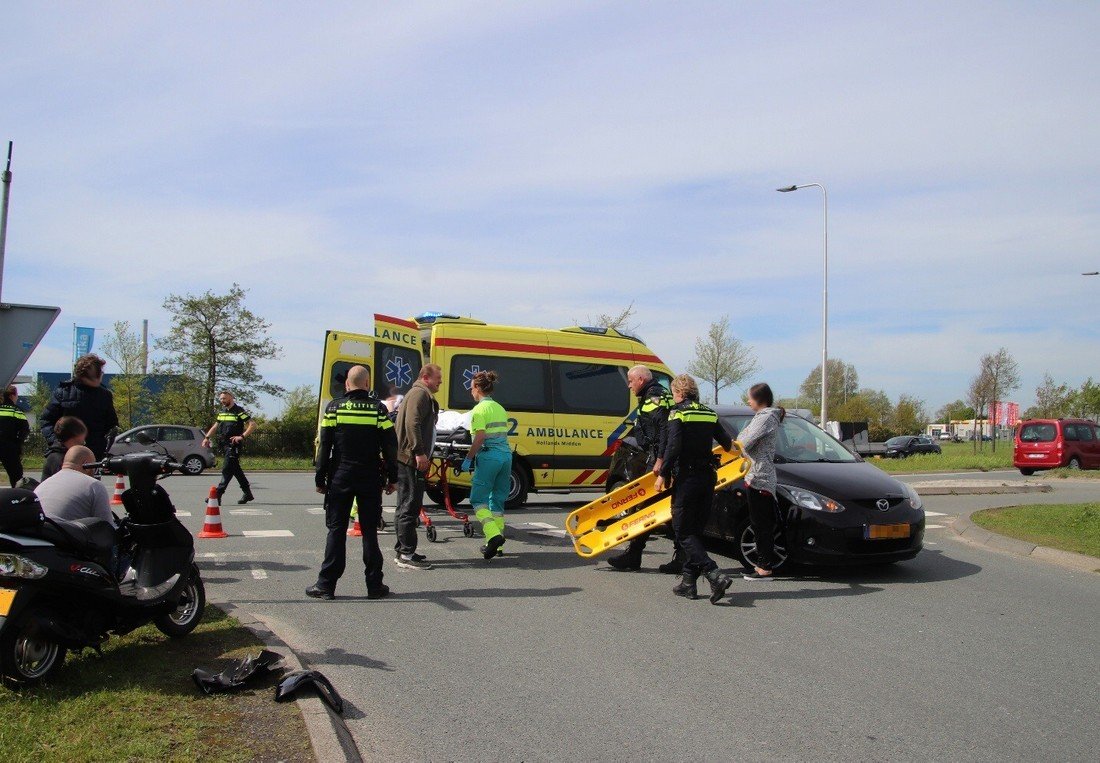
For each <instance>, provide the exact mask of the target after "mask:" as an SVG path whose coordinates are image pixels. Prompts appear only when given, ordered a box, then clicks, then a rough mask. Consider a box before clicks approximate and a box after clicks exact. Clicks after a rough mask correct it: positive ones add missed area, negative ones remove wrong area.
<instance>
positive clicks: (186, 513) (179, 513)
mask: <svg viewBox="0 0 1100 763" xmlns="http://www.w3.org/2000/svg"><path fill="white" fill-rule="evenodd" d="M176 516H177V517H189V516H191V512H190V511H177V512H176Z"/></svg>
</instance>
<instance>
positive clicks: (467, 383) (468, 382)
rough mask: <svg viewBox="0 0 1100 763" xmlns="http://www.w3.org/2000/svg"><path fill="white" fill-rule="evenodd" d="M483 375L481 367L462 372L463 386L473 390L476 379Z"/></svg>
mask: <svg viewBox="0 0 1100 763" xmlns="http://www.w3.org/2000/svg"><path fill="white" fill-rule="evenodd" d="M479 373H481V366H478V365H473V366H470V367H469V368H467V369H466V370H465V371H463V372H462V386H463V387H465V388H466V389H471V388H472V387H473V386H474V377H475V376H477V375H478V374H479Z"/></svg>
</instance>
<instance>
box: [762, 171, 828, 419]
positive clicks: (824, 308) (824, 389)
mask: <svg viewBox="0 0 1100 763" xmlns="http://www.w3.org/2000/svg"><path fill="white" fill-rule="evenodd" d="M800 188H820V189H821V195H822V198H823V199H824V201H825V227H824V242H825V250H824V264H823V267H822V274H823V275H822V280H823V282H824V286H823V288H822V296H821V426H822V427H823V428H824V427H825V425H826V424H827V422H828V421H829V398H828V394H827V393H828V389H829V381H828V379H829V192H828V191H826V190H825V186H823V185H822V184H821V183H804V184H802V185H791V186H787V187H785V188H776V189H775V190H777V191H779V192H780V193H790V192H791V191H797V190H799V189H800Z"/></svg>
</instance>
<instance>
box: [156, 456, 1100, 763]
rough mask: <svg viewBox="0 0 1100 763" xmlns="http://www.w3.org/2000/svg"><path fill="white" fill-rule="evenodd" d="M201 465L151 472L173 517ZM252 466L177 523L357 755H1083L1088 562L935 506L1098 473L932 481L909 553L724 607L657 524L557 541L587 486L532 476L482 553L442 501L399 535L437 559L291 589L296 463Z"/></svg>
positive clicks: (304, 502) (313, 502)
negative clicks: (633, 542)
mask: <svg viewBox="0 0 1100 763" xmlns="http://www.w3.org/2000/svg"><path fill="white" fill-rule="evenodd" d="M907 479H912V480H913V481H917V480H919V479H921V478H919V477H913V478H907ZM210 482H211V479H210V476H209V475H204V476H203V477H198V478H178V479H173V480H171V481H169V482H167V483H166V487H168V489H169V490H170V492H171V493H172V495H173V498H174V500H175V503H176V505H177V508H178V509H179V510H180V511H190V512H191V516H190V517H184V518H183V521H184V522H185V523H186V524H188V526H189V527H190V528H191V529H192V530H194V531H195V532H197V531H198V530H199V529H200V527H201V525H202V510H203V504H204V497H205V492H206V490H207V489H208V488H209V484H210ZM254 486H255V492H256V495H257V498H258V500H257V501H256V502H255V503H252V504H249V505H248V506H247V507H245V512H240V510H239V509H238V507H237V506H236V505H235V504H234V503H233V501H234V500H235V499H236V497H237V496H238V495H239V494H238V493H236V492H235V488H231V489H230V492H229V495H228V496H227V500H228V501H229V503H228V504H227V506H226V507H225V508H224V509H223V522H224V524H225V527H226V529H227V531H228V532H229V533H231V534H232V537H230V538H228V539H225V540H213V541H198V554H199V562H200V566H201V567H202V569H203V577H204V580H205V581H206V585H207V590H208V593H209V595H210V597H211V598H212V599H214V600H221V601H232V602H234V603H237V604H239V605H241V606H242V607H244V608H245V609H247V610H249V611H251V612H254V613H257V614H259V615H261V616H262V617H264V618H266V619H268V620H269V621H271V622H272V623H273V624H274V625H275V627H276V629H277V630H278V631H279V632H280V634H281V635H282V636H283V637H284V638H286V639H287V640H288V641H289V642H290V643H291V644H292V645H293V646H294V647H295V648H296V649H297V650H298V651H299V652H300V653H301V656H302V658H303V660H304V661H306V662H308V663H310V664H311V665H312V666H313V667H316V668H317V669H320V670H322V671H324V672H325V674H326V675H328V676H329V677H330V678H331V679H332V681H333V683H334V684H335V685H336V686H337V688H338V689H339V690H340V691H341V693H342V694H343V696H344V697H345V698H346V700H348V703H349V708H350V709H349V711H348V712H347V714H346V715H347V718H348V722H349V726H350V728H351V729H352V731H353V733H354V735H355V737H356V740H357V742H358V744H359V746H360V749H361V750H362V752H363V754H364V757H365V758H366V759H368V760H405V761H407V760H417V761H419V760H432V761H450V760H459V761H475V760H476V761H487V760H500V761H515V760H525V761H535V760H575V759H590V760H600V761H602V760H615V761H621V760H686V759H693V760H714V761H729V760H735V759H740V760H746V761H757V760H760V761H763V760H776V759H780V760H790V759H796V758H797V759H808V758H813V759H818V760H841V759H844V760H915V759H921V760H966V761H970V760H973V761H989V760H1023V759H1041V760H1088V761H1093V760H1095V759H1096V750H1097V749H1100V725H1098V724H1097V722H1096V721H1097V718H1098V717H1100V628H1098V627H1097V626H1098V624H1100V622H1098V613H1100V575H1096V574H1092V573H1081V572H1074V571H1070V570H1066V569H1063V568H1060V567H1055V566H1051V565H1048V564H1045V563H1042V562H1038V561H1034V560H1029V559H1022V558H1018V557H1012V556H1006V555H999V554H996V553H990V552H986V551H983V550H980V549H975V548H972V547H969V546H966V545H963V544H961V543H959V542H956V541H955V540H953V539H952V537H951V532H950V530H949V529H948V528H947V527H946V525H947V524H948V522H949V521H950V520H951V519H952V518H953V517H954V516H958V515H959V514H960V513H969V511H971V510H973V508H974V507H976V506H977V505H978V504H979V503H981V504H984V505H1010V504H1013V503H1021V502H1033V501H1040V500H1042V501H1048V500H1049V501H1051V502H1060V501H1070V500H1074V501H1075V500H1084V499H1081V498H1079V497H1078V496H1079V494H1082V493H1085V492H1087V493H1089V494H1090V495H1091V496H1093V497H1095V495H1096V494H1097V491H1098V489H1100V483H1092V484H1084V485H1082V484H1081V483H1072V484H1070V483H1064V484H1062V485H1059V486H1058V488H1057V490H1056V492H1055V493H1052V494H1031V495H1025V496H1011V495H1007V496H988V497H985V498H978V497H975V498H971V497H966V498H957V497H950V496H945V497H932V498H929V499H927V500H926V506H925V508H926V509H927V510H928V511H929V517H928V524H929V526H930V529H929V531H928V533H927V536H926V540H927V541H928V543H927V547H926V550H925V551H924V552H923V553H922V554H921V555H920V556H918V557H917V558H916V559H914V560H912V561H910V562H905V563H902V564H899V565H895V566H892V567H884V568H871V569H855V570H845V571H829V570H815V569H803V570H799V571H798V572H797V574H795V575H794V576H792V577H788V578H785V579H781V580H777V581H774V582H770V583H751V582H748V581H742V580H740V579H738V580H737V582H736V583H735V584H734V586H733V588H732V589H731V594H732V596H731V597H730V598H729V599H728V601H727V602H726V605H725V606H712V605H711V604H710V603H709V602H708V601H706V600H705V599H702V600H699V601H694V602H692V601H686V600H684V599H680V598H677V597H675V596H673V595H672V593H671V590H670V589H671V587H672V585H673V582H674V579H673V578H672V577H670V576H666V575H661V574H659V573H657V572H656V571H655V567H656V565H657V564H658V563H660V562H662V561H665V560H666V559H667V558H668V555H669V553H670V551H671V544H670V543H669V542H668V541H666V540H663V539H662V540H659V541H657V542H655V543H653V544H651V546H650V548H651V549H652V553H647V555H646V559H645V563H646V567H647V569H646V571H644V572H641V573H621V572H615V571H612V570H610V568H608V567H607V565H606V563H604V562H599V563H592V562H589V561H586V560H583V559H581V558H580V557H578V556H576V554H574V553H573V551H572V548H571V546H570V545H569V544H568V542H567V541H566V540H565V539H564V537H563V533H561V532H560V531H558V530H556V529H554V528H558V527H560V526H561V522H562V520H563V519H564V516H565V514H566V513H567V512H568V511H569V510H571V509H572V508H575V507H576V506H579V505H581V504H582V503H583V502H584V501H585V500H586V499H585V498H584V497H583V496H554V495H551V496H539V497H536V498H535V503H534V505H533V506H531V507H529V508H528V509H526V510H522V511H516V512H512V513H510V514H509V515H508V522H509V527H510V529H509V541H508V543H507V546H506V551H507V556H505V557H503V558H500V559H496V560H494V561H493V562H491V563H486V562H485V561H484V560H482V559H481V558H480V557H479V556H478V554H477V546H478V545H479V544H480V540H479V539H468V538H464V537H463V536H462V535H461V533H460V532H457V530H458V529H459V528H458V526H457V525H456V524H454V523H453V522H452V521H451V520H450V519H449V518H446V519H447V521H443V520H442V519H441V520H440V521H439V526H440V528H441V541H443V542H440V543H435V544H429V543H428V542H427V541H426V540H425V539H423V535H422V536H421V538H422V540H421V549H420V550H421V551H422V552H424V553H426V554H428V555H429V557H430V558H431V560H432V561H433V562H434V563H435V564H436V567H435V569H433V570H430V571H426V572H420V571H409V570H401V569H398V568H396V566H395V565H393V563H392V561H390V560H389V559H388V560H387V563H386V582H387V583H388V584H389V585H390V586H391V588H392V589H393V590H394V595H393V596H392V597H391V598H389V599H386V600H382V601H368V600H366V599H365V598H364V595H365V593H366V591H365V588H364V584H363V578H362V572H361V567H360V566H359V565H358V564H355V565H349V573H348V574H347V575H346V576H345V578H344V580H343V581H342V582H341V584H340V586H339V588H338V589H337V595H338V597H339V598H337V600H336V601H333V602H321V601H314V600H311V599H307V598H306V597H305V596H304V595H303V593H302V591H303V589H304V588H305V587H306V586H308V585H310V584H311V583H312V582H314V580H315V576H316V570H317V567H318V565H319V563H320V560H321V549H322V548H323V542H324V541H323V538H324V520H323V516H321V515H320V514H319V509H320V506H321V502H320V496H318V495H317V494H316V493H314V492H312V488H311V479H310V476H309V475H306V474H270V475H263V474H260V475H256V476H255V478H254ZM387 503H388V504H389V505H392V498H391V499H389V500H388V501H387ZM387 517H389V518H392V514H387ZM542 525H546V526H549V527H544V526H542ZM257 531H260V532H261V534H260V535H259V536H257V535H254V534H252V535H249V536H245V535H244V534H243V533H256V532H257ZM264 533H266V534H267V536H268V537H264ZM349 543H354V544H356V546H353V547H350V548H349V550H350V551H351V554H349V556H351V558H353V559H354V558H356V557H357V552H358V541H357V540H356V539H349ZM392 543H393V536H392V534H386V535H383V537H382V545H383V548H384V549H390V548H392ZM716 558H718V559H719V562H720V563H721V564H723V565H724V566H725V567H726V568H727V569H732V568H734V567H735V566H736V565H735V564H734V562H733V561H732V559H731V558H730V557H729V556H725V557H718V556H717V555H716ZM704 588H705V585H704Z"/></svg>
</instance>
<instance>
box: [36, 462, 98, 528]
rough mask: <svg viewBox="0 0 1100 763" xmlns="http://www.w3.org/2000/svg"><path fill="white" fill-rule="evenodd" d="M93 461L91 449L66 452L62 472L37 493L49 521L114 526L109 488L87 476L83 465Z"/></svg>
mask: <svg viewBox="0 0 1100 763" xmlns="http://www.w3.org/2000/svg"><path fill="white" fill-rule="evenodd" d="M93 461H95V456H94V455H93V454H92V451H91V449H90V448H86V447H84V446H83V445H76V446H74V447H72V448H69V449H68V450H67V451H65V460H64V461H63V462H62V464H61V471H59V472H58V473H57V474H55V475H53V476H52V477H50V478H48V479H46V480H43V481H42V484H40V485H39V486H38V487H36V488H35V489H34V492H35V495H37V496H38V502H39V503H41V504H42V511H43V513H45V515H46V516H47V517H50V518H51V519H64V520H69V521H72V520H74V519H84V518H86V517H96V518H98V519H106V520H107V521H108V522H114V515H113V514H111V496H110V495H108V493H107V488H106V486H105V485H104V484H103V483H102V482H100V481H99V480H97V479H96V478H95V477H92V476H90V475H88V474H86V473H85V472H84V465H85V464H90V463H92V462H93Z"/></svg>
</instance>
